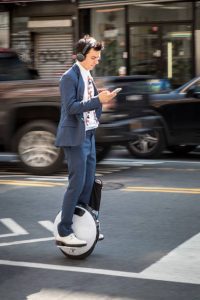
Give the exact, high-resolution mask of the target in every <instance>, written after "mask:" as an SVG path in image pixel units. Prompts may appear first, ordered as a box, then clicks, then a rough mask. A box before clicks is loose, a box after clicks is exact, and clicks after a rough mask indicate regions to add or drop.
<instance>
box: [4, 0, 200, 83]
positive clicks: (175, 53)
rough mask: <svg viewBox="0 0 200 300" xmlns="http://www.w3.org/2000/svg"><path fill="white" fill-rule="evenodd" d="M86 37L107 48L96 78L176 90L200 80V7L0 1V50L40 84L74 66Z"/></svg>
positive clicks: (132, 1) (131, 1)
mask: <svg viewBox="0 0 200 300" xmlns="http://www.w3.org/2000/svg"><path fill="white" fill-rule="evenodd" d="M84 34H90V35H92V36H94V37H95V38H96V39H99V40H102V41H104V44H105V50H104V51H103V54H102V62H101V64H99V66H98V67H97V68H96V70H95V73H94V75H96V76H104V75H105V76H109V75H123V74H126V75H133V74H150V75H156V76H159V77H167V78H169V79H170V80H171V81H172V83H173V85H174V86H178V85H180V84H182V83H184V82H186V81H187V80H189V79H191V78H192V77H194V76H197V75H200V1H169V0H168V1H164V0H163V1H161V0H160V1H156V0H154V1H151V0H149V1H147V0H146V1H142V0H140V1H137V0H115V1H114V0H113V1H110V0H97V1H93V0H35V1H31V0H18V1H14V0H13V1H12V0H2V1H0V48H13V49H15V50H16V51H17V52H18V53H19V55H20V56H21V58H22V59H23V60H24V61H25V62H27V63H29V64H30V66H31V67H33V68H35V69H37V70H38V72H39V74H40V76H41V77H42V78H51V77H59V76H60V74H62V72H63V71H64V70H66V68H68V67H69V66H70V65H71V64H72V62H73V45H74V42H75V41H76V40H77V39H78V38H80V37H82V36H83V35H84Z"/></svg>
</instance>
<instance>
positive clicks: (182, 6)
mask: <svg viewBox="0 0 200 300" xmlns="http://www.w3.org/2000/svg"><path fill="white" fill-rule="evenodd" d="M149 2H150V1H149ZM191 19H192V2H181V3H167V4H166V3H141V4H139V3H138V4H133V5H130V6H129V11H128V22H152V21H153V22H156V21H180V20H191Z"/></svg>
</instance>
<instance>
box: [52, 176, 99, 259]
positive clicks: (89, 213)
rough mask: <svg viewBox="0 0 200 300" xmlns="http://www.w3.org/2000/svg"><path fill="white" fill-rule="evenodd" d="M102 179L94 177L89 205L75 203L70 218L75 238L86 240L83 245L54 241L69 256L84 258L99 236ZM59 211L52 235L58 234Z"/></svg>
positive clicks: (91, 249) (89, 252)
mask: <svg viewBox="0 0 200 300" xmlns="http://www.w3.org/2000/svg"><path fill="white" fill-rule="evenodd" d="M102 186H103V184H102V181H101V180H100V179H97V178H96V179H95V181H94V185H93V190H92V194H91V196H90V203H89V206H87V207H85V206H81V205H77V206H76V208H75V212H74V216H73V219H72V223H73V224H72V230H73V232H74V234H75V235H76V237H77V238H79V239H81V240H84V241H86V242H87V245H86V246H83V247H68V246H64V245H62V244H60V243H59V242H56V244H57V246H58V247H59V248H60V250H61V251H62V252H63V253H64V254H65V255H66V256H67V257H70V258H75V259H81V258H86V257H87V256H88V255H90V254H91V253H92V251H93V250H94V247H95V245H96V243H97V241H98V238H99V221H98V220H97V215H98V212H99V209H100V202H101V189H102ZM61 213H62V212H61V211H60V212H59V213H58V215H57V216H56V218H55V221H54V236H55V238H56V236H57V234H58V224H59V223H60V221H61Z"/></svg>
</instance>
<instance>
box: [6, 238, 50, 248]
mask: <svg viewBox="0 0 200 300" xmlns="http://www.w3.org/2000/svg"><path fill="white" fill-rule="evenodd" d="M54 239H55V238H54V237H53V236H51V237H47V238H39V239H30V240H21V241H15V242H7V243H0V247H5V246H15V245H21V244H31V243H40V242H46V241H52V240H54Z"/></svg>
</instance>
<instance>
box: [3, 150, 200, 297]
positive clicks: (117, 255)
mask: <svg viewBox="0 0 200 300" xmlns="http://www.w3.org/2000/svg"><path fill="white" fill-rule="evenodd" d="M1 166H2V167H1V171H0V299H3V300H24V299H29V300H46V299H49V300H51V299H52V300H60V299H72V300H73V299H106V300H107V299H134V300H169V299H170V300H176V299H180V300H199V299H200V256H199V253H200V233H199V231H200V230H199V228H200V186H199V179H200V160H199V156H198V155H196V154H194V155H192V156H188V157H185V158H182V159H178V158H175V157H171V156H170V155H167V156H166V155H165V156H163V158H162V159H160V160H135V159H133V158H131V157H129V155H127V153H125V152H122V153H121V157H119V156H117V155H115V153H114V155H110V156H109V157H108V159H107V160H104V161H103V162H102V164H99V165H98V166H97V175H98V176H99V177H101V178H102V179H103V182H104V189H103V195H102V203H101V212H100V220H101V230H102V232H103V233H104V235H105V239H104V241H102V242H98V244H97V246H96V247H95V249H94V251H93V253H92V254H91V255H90V256H89V257H88V258H87V259H85V260H72V259H69V258H67V257H65V256H64V255H63V253H62V252H61V251H60V250H59V249H58V248H57V247H56V246H55V244H54V240H53V237H52V224H53V222H54V219H55V216H56V214H57V212H58V211H59V209H60V207H61V203H62V196H63V193H64V191H65V186H66V184H67V181H66V176H65V174H64V172H60V173H59V174H56V175H54V176H48V177H39V176H33V175H29V174H25V173H23V172H22V171H21V170H20V169H19V167H18V166H17V164H15V163H8V164H6V163H2V165H1Z"/></svg>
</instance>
